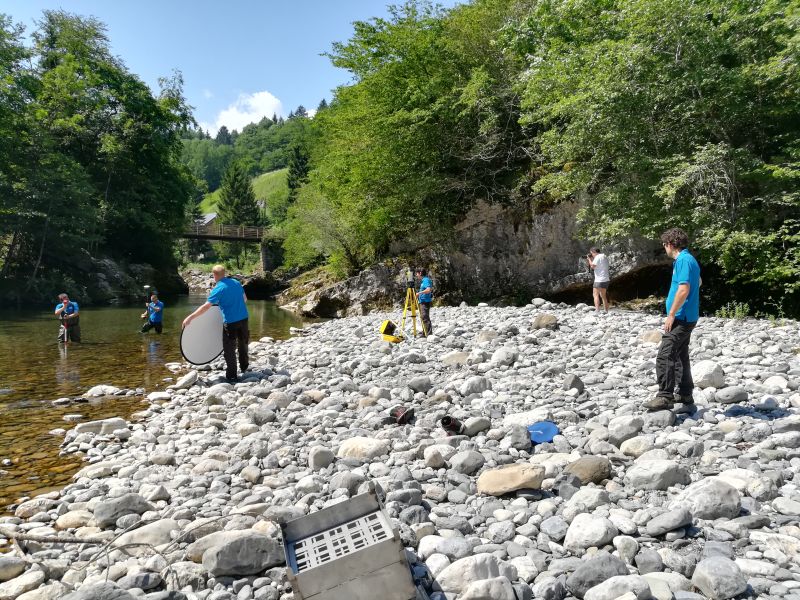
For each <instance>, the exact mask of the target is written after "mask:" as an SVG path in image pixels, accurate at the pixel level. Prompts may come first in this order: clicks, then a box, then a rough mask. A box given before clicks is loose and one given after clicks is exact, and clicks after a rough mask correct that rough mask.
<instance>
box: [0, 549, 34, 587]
mask: <svg viewBox="0 0 800 600" xmlns="http://www.w3.org/2000/svg"><path fill="white" fill-rule="evenodd" d="M27 564H28V563H26V562H25V561H24V560H23V559H21V558H19V557H18V556H11V555H8V554H0V582H3V581H8V580H9V579H14V577H16V576H17V575H19V574H20V573H22V572H23V571H24V570H25V566H26V565H27Z"/></svg>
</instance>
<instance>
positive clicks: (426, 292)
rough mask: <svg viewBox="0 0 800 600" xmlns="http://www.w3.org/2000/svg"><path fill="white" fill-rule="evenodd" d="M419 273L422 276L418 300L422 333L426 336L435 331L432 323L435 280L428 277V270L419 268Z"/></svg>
mask: <svg viewBox="0 0 800 600" xmlns="http://www.w3.org/2000/svg"><path fill="white" fill-rule="evenodd" d="M417 275H418V276H419V277H420V278H421V281H420V284H419V292H417V300H418V301H419V318H420V320H421V321H422V325H423V330H422V335H424V336H425V337H427V336H429V335H430V334H431V333H433V324H432V323H431V304H432V303H433V282H432V281H431V278H430V277H428V271H426V270H425V269H417Z"/></svg>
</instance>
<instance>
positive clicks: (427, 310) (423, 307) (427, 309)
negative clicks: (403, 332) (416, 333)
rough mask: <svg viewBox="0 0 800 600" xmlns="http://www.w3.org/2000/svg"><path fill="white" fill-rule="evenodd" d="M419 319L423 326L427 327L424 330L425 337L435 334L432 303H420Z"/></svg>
mask: <svg viewBox="0 0 800 600" xmlns="http://www.w3.org/2000/svg"><path fill="white" fill-rule="evenodd" d="M419 318H420V321H422V324H423V325H424V326H425V328H424V329H423V332H422V333H423V335H426V336H428V335H430V334H431V333H433V324H432V323H431V303H430V302H420V303H419Z"/></svg>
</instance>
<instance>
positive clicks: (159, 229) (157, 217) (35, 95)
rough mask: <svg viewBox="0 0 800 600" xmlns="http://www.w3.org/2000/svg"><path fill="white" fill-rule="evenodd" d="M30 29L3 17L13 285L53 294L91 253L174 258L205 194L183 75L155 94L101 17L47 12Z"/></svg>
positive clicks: (5, 232)
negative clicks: (184, 153)
mask: <svg viewBox="0 0 800 600" xmlns="http://www.w3.org/2000/svg"><path fill="white" fill-rule="evenodd" d="M22 34H23V30H22V27H21V26H19V25H16V24H14V23H13V22H12V21H11V19H10V18H8V17H5V16H0V80H1V81H2V85H0V135H2V138H3V140H4V141H3V143H2V144H0V215H2V217H3V218H0V261H1V262H0V265H1V266H2V271H0V273H1V274H0V277H2V279H3V285H2V288H3V290H4V292H6V293H7V294H20V293H24V294H26V295H27V296H28V297H40V296H43V295H52V293H53V285H58V286H59V287H60V286H61V285H62V284H63V283H65V282H69V281H71V278H73V277H76V270H77V269H78V265H80V264H82V263H85V262H86V258H87V257H88V252H89V251H97V250H100V251H102V252H105V253H108V254H110V255H111V256H113V257H116V258H118V259H121V260H124V261H130V262H135V261H147V262H150V263H152V264H155V265H158V266H163V265H168V264H171V263H172V262H173V254H172V246H173V241H174V239H175V236H176V235H177V234H178V232H179V231H180V230H181V229H182V227H183V226H184V225H185V223H186V219H187V214H188V210H189V207H190V206H191V201H192V199H193V196H194V195H195V185H194V181H193V178H192V177H191V175H190V174H189V172H188V171H187V170H186V169H185V167H183V165H182V164H181V162H180V160H179V159H180V150H181V145H180V144H181V142H180V135H181V132H182V131H183V130H184V129H185V128H186V127H187V126H188V125H189V123H190V122H191V121H192V117H191V112H190V109H189V107H188V106H187V105H186V103H185V101H184V99H183V95H182V85H183V82H182V79H181V76H180V74H173V75H172V76H171V77H168V78H164V79H162V80H161V82H160V84H161V91H160V93H159V94H158V95H153V93H152V92H151V91H150V89H149V88H148V87H147V85H145V84H144V83H143V82H142V81H141V80H140V79H139V78H138V77H136V76H135V75H133V74H132V73H130V72H129V71H128V70H127V68H126V67H125V65H124V64H123V63H122V62H121V61H120V60H119V59H118V58H116V57H114V56H113V55H112V54H111V52H110V50H109V43H108V38H107V36H106V33H105V27H104V26H103V25H102V24H101V23H100V22H99V21H97V20H95V19H93V18H83V17H78V16H75V15H72V14H69V13H67V12H64V11H45V12H44V15H43V17H42V20H41V21H40V22H39V23H38V27H37V29H36V30H35V31H34V32H33V35H32V37H31V39H32V42H31V43H30V44H26V43H25V41H24V39H23V35H22Z"/></svg>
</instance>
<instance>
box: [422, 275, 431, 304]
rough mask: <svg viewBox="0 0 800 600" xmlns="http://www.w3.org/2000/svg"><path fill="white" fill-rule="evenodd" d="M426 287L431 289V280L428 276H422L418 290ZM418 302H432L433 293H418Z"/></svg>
mask: <svg viewBox="0 0 800 600" xmlns="http://www.w3.org/2000/svg"><path fill="white" fill-rule="evenodd" d="M428 288H430V289H433V282H432V281H431V278H430V277H427V276H426V277H423V278H422V283H420V284H419V291H420V292H421V291H422V290H427V289H428ZM419 301H420V302H432V301H433V293H430V294H420V295H419Z"/></svg>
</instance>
